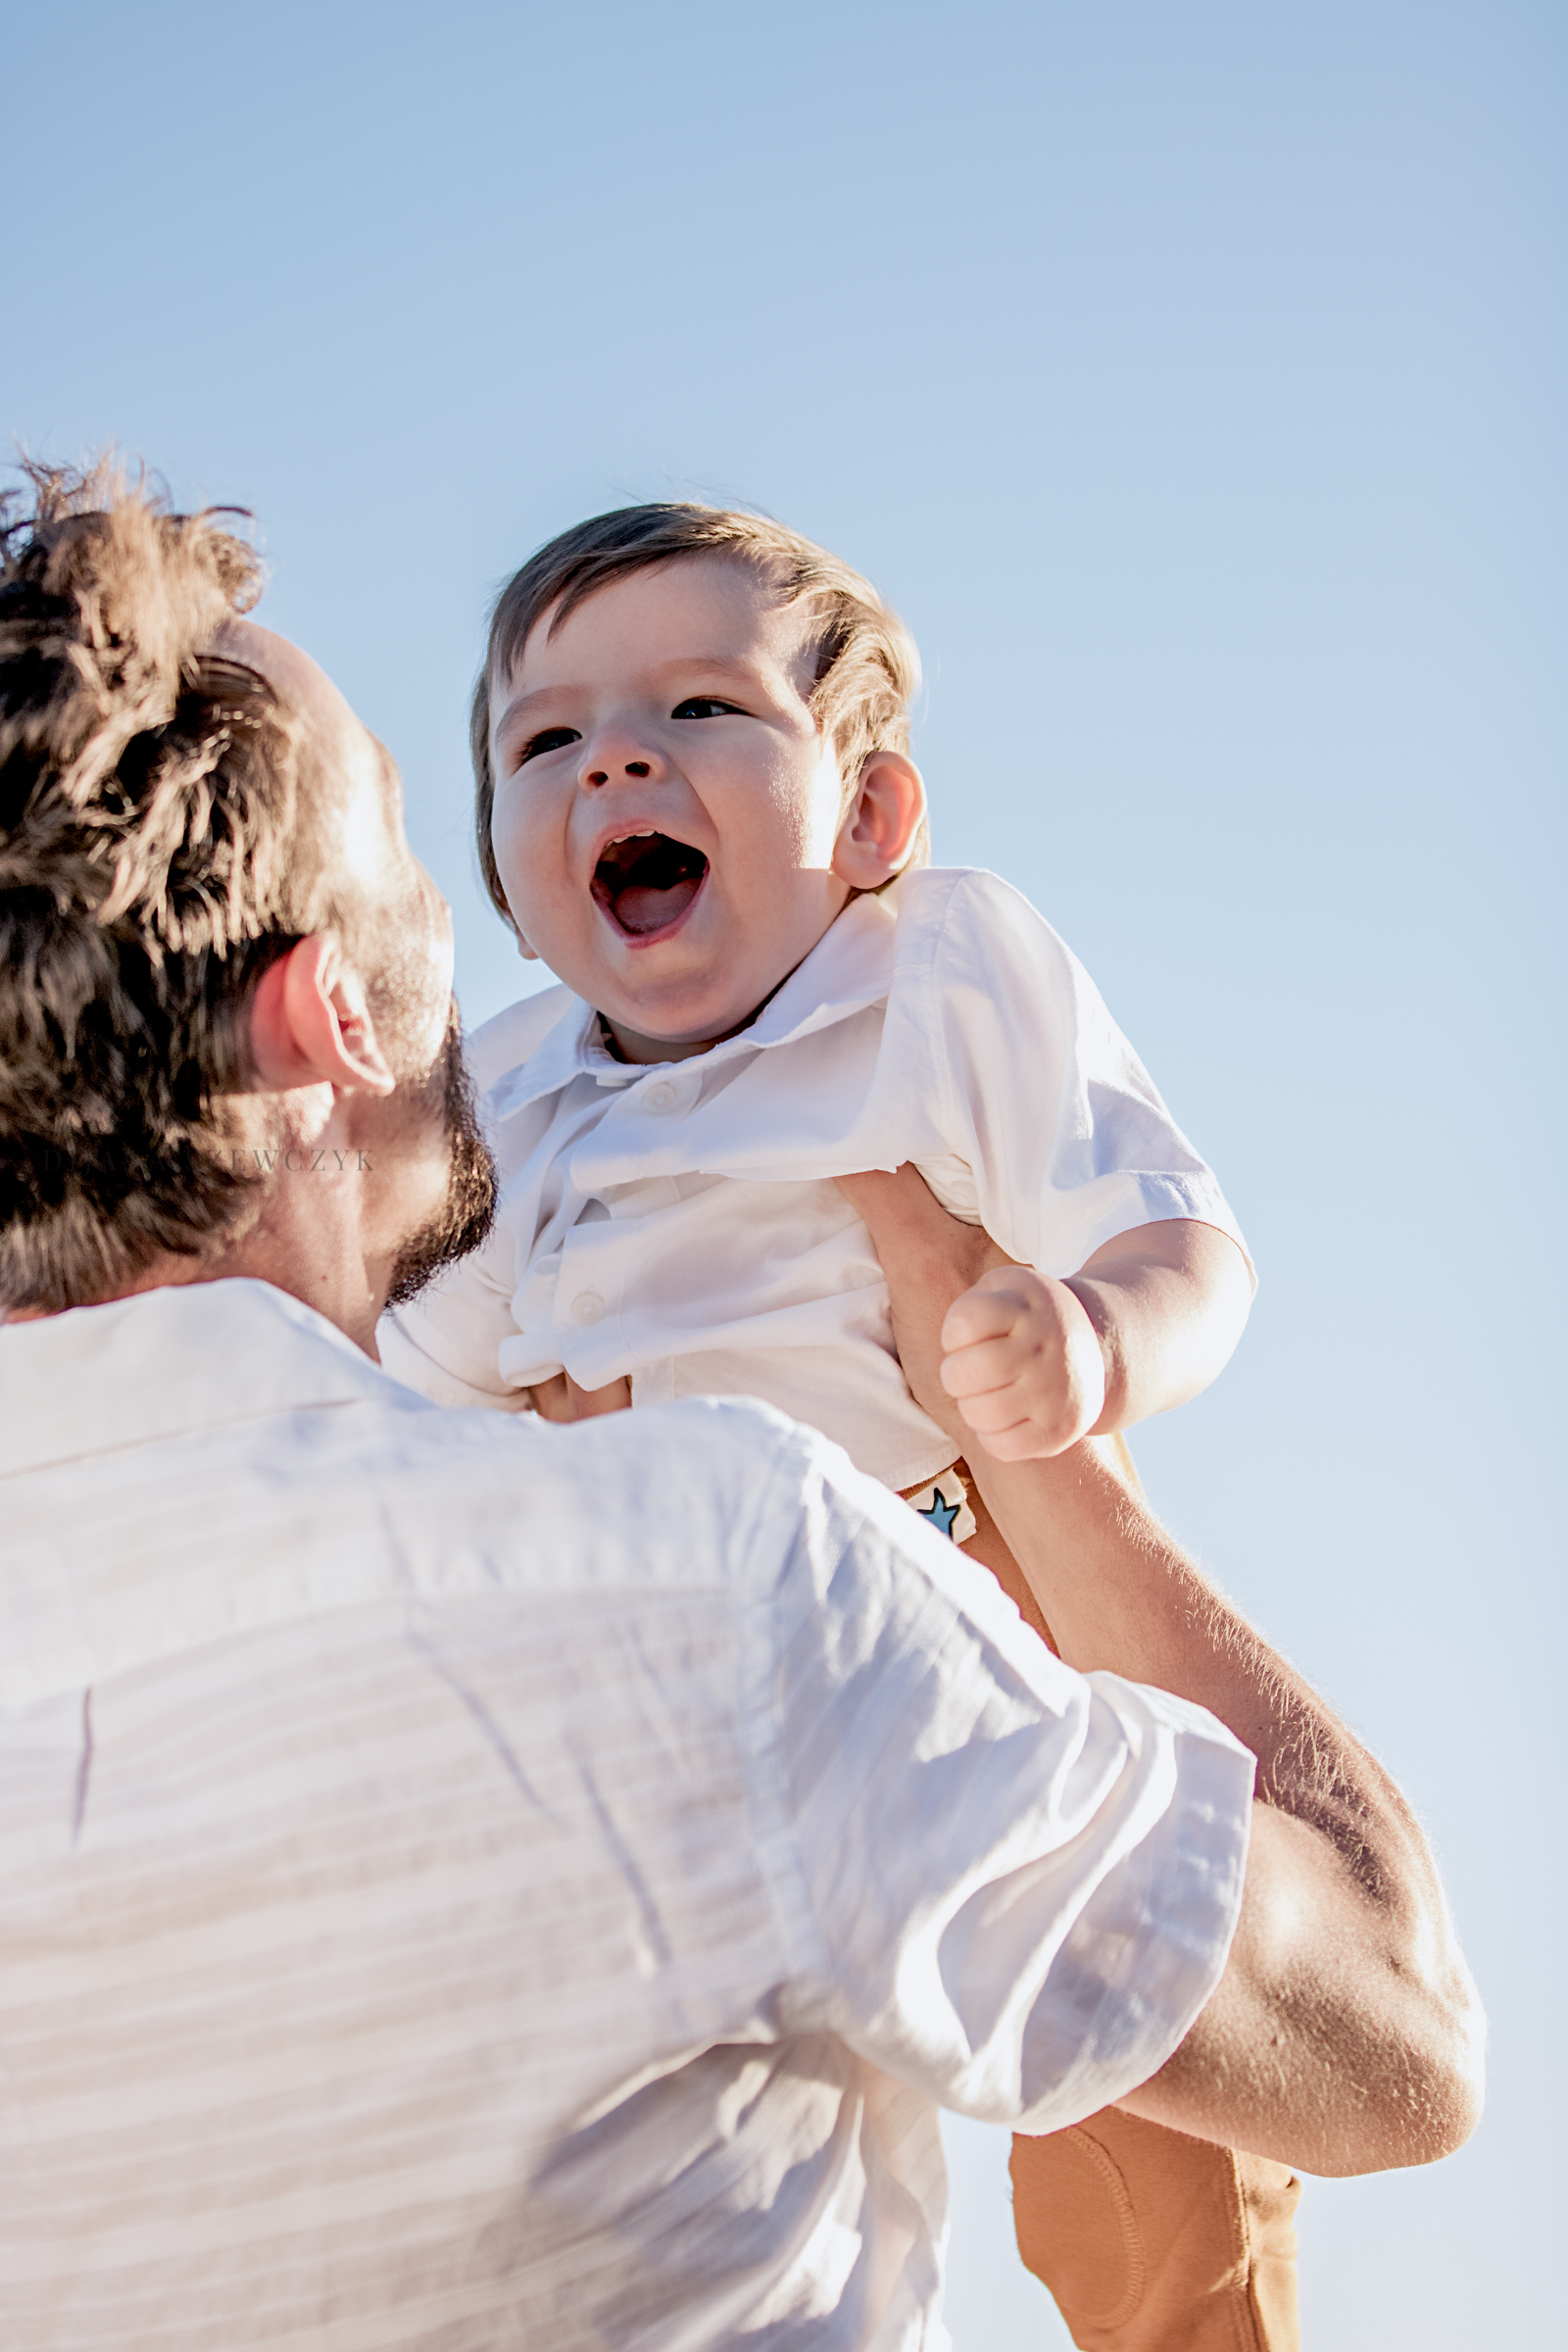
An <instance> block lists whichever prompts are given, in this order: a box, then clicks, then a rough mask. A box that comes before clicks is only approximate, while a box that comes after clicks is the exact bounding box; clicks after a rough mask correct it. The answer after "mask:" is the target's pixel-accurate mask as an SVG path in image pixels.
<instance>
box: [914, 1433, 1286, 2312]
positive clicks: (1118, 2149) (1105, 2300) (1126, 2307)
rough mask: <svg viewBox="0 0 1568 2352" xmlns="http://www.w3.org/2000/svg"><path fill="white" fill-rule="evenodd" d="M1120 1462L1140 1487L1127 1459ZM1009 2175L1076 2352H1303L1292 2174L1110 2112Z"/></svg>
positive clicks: (1030, 2145)
mask: <svg viewBox="0 0 1568 2352" xmlns="http://www.w3.org/2000/svg"><path fill="white" fill-rule="evenodd" d="M1117 1450H1118V1452H1119V1453H1120V1455H1121V1457H1122V1467H1123V1470H1124V1473H1125V1475H1126V1477H1127V1479H1128V1481H1129V1483H1130V1484H1131V1485H1132V1486H1134V1487H1137V1486H1138V1473H1137V1471H1136V1470H1135V1469H1134V1468H1133V1462H1132V1455H1131V1454H1130V1453H1129V1452H1128V1451H1127V1448H1126V1446H1125V1445H1122V1444H1120V1443H1119V1442H1118V1445H1117ZM954 1467H955V1468H956V1470H957V1472H958V1474H959V1476H960V1478H961V1479H962V1480H963V1483H964V1486H965V1488H966V1489H967V1501H968V1503H969V1507H970V1509H971V1510H972V1511H973V1514H974V1518H975V1532H974V1534H973V1535H972V1536H971V1537H969V1538H968V1540H967V1541H966V1542H965V1543H964V1546H963V1548H964V1550H965V1551H966V1552H967V1553H968V1554H969V1556H970V1557H971V1558H972V1559H977V1560H980V1561H982V1562H983V1563H984V1565H985V1566H986V1567H987V1568H989V1569H990V1570H991V1573H992V1575H993V1576H994V1577H995V1578H996V1579H997V1582H998V1583H999V1584H1000V1585H1001V1586H1002V1588H1003V1590H1004V1592H1005V1593H1007V1594H1008V1595H1009V1597H1010V1598H1011V1599H1012V1600H1013V1601H1015V1602H1016V1603H1017V1606H1018V1609H1019V1611H1020V1613H1021V1614H1022V1616H1023V1618H1024V1620H1025V1622H1026V1623H1027V1624H1029V1625H1032V1626H1033V1627H1034V1629H1035V1631H1036V1632H1037V1633H1038V1634H1039V1635H1040V1636H1041V1637H1042V1639H1043V1640H1044V1641H1046V1642H1051V1646H1052V1648H1053V1649H1054V1648H1055V1646H1056V1645H1055V1643H1054V1642H1052V1640H1051V1628H1050V1626H1049V1625H1047V1623H1046V1621H1045V1618H1044V1616H1043V1615H1042V1614H1041V1609H1040V1603H1039V1602H1038V1601H1037V1600H1036V1598H1035V1596H1034V1593H1032V1592H1031V1590H1030V1588H1029V1586H1028V1584H1027V1583H1026V1582H1025V1580H1024V1576H1023V1572H1022V1570H1021V1569H1020V1568H1019V1566H1018V1564H1017V1562H1016V1561H1015V1560H1014V1558H1013V1556H1012V1554H1011V1552H1010V1551H1009V1549H1008V1548H1007V1545H1006V1544H1005V1542H1004V1541H1003V1538H1002V1534H1001V1531H1000V1530H999V1529H998V1527H997V1524H996V1522H995V1520H993V1518H992V1517H991V1514H990V1512H989V1511H988V1510H987V1509H986V1506H985V1502H984V1500H983V1499H982V1497H981V1496H980V1495H979V1494H978V1493H977V1492H976V1490H975V1488H974V1485H973V1483H972V1480H971V1479H970V1476H969V1467H968V1464H967V1463H966V1462H961V1461H960V1462H957V1463H956V1464H955V1465H954ZM936 1483H937V1484H938V1485H939V1486H940V1485H941V1483H942V1482H941V1480H940V1479H939V1480H938V1481H937V1482H936ZM1140 1491H1141V1490H1140ZM948 1499H949V1500H950V1501H951V1500H952V1499H953V1497H952V1495H949V1496H948ZM1011 2169H1012V2218H1013V2228H1014V2229H1015V2230H1016V2232H1017V2238H1018V2251H1019V2253H1020V2254H1021V2255H1022V2257H1023V2262H1024V2267H1025V2269H1026V2270H1030V2271H1032V2272H1033V2273H1034V2275H1035V2277H1036V2278H1039V2279H1040V2280H1042V2281H1043V2283H1044V2284H1045V2285H1046V2286H1047V2287H1049V2289H1050V2291H1051V2293H1052V2294H1053V2296H1054V2298H1055V2302H1056V2307H1057V2309H1058V2310H1059V2311H1060V2313H1061V2316H1062V2318H1063V2319H1064V2320H1065V2321H1066V2323H1067V2327H1068V2331H1069V2333H1070V2334H1071V2336H1072V2340H1073V2342H1074V2343H1075V2344H1077V2345H1078V2346H1079V2347H1080V2352H1300V2341H1301V2334H1300V2327H1299V2321H1298V2317H1297V2300H1296V2227H1295V2217H1296V2208H1297V2205H1298V2203H1299V2199H1300V2194H1301V2184H1300V2182H1299V2180H1296V2179H1295V2178H1294V2177H1293V2175H1292V2173H1291V2171H1290V2168H1289V2167H1288V2166H1287V2165H1283V2164H1276V2163H1274V2162H1273V2161H1272V2160H1271V2159H1269V2158H1267V2157H1263V2156H1247V2155H1244V2154H1242V2152H1241V2151H1240V2150H1239V2149H1236V2148H1217V2147H1215V2146H1214V2145H1213V2143H1212V2142H1211V2141H1209V2140H1206V2139H1191V2138H1189V2137H1188V2135H1187V2133H1186V2132H1184V2131H1167V2130H1166V2128H1165V2127H1164V2126H1163V2125H1162V2124H1146V2123H1144V2122H1143V2121H1142V2120H1141V2118H1139V2117H1138V2116H1133V2115H1123V2114H1122V2113H1121V2111H1120V2109H1119V2108H1115V2107H1106V2108H1103V2110H1102V2111H1101V2113H1100V2114H1099V2115H1092V2116H1090V2117H1089V2118H1088V2120H1087V2121H1086V2122H1084V2123H1081V2124H1074V2125H1073V2126H1072V2127H1071V2128H1070V2129H1069V2130H1068V2131H1053V2132H1051V2133H1049V2134H1048V2135H1047V2136H1046V2137H1045V2138H1043V2139H1025V2138H1023V2137H1021V2136H1020V2137H1016V2138H1015V2139H1014V2140H1013V2143H1012V2167H1011Z"/></svg>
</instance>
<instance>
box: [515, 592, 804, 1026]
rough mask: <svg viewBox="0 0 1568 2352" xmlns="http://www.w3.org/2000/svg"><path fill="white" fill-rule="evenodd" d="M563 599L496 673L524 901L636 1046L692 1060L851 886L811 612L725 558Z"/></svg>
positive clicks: (543, 938) (569, 968)
mask: <svg viewBox="0 0 1568 2352" xmlns="http://www.w3.org/2000/svg"><path fill="white" fill-rule="evenodd" d="M551 617H552V616H551V614H549V613H547V614H546V615H545V616H544V618H543V619H542V620H541V621H540V622H539V623H538V625H537V626H536V627H535V628H534V630H533V632H532V634H531V635H530V637H529V638H528V641H527V643H526V644H525V645H524V647H523V649H522V653H521V655H520V657H519V659H518V661H517V662H516V663H515V666H514V668H513V671H512V674H511V675H510V677H507V678H498V679H496V680H495V681H494V683H493V693H492V709H493V711H494V718H493V721H492V732H491V744H490V749H491V759H492V762H493V766H494V773H495V779H496V790H495V814H494V818H493V820H492V827H491V839H492V842H493V844H494V847H495V856H496V864H497V866H498V868H499V870H500V874H501V879H502V882H503V884H504V886H505V889H506V893H507V904H508V905H509V907H511V909H512V913H513V918H514V920H515V923H516V925H517V928H518V930H519V931H520V932H521V934H522V936H523V938H524V940H525V941H526V943H527V945H528V946H529V947H530V948H531V949H532V950H533V952H534V953H535V954H536V955H538V956H542V957H543V958H544V960H545V962H546V963H548V964H549V965H550V967H551V969H552V970H553V971H555V972H557V973H559V974H560V976H561V978H562V979H563V980H564V981H565V982H566V983H567V985H568V986H569V987H570V988H572V989H573V990H574V991H575V992H576V994H577V995H578V996H581V997H585V998H586V999H587V1000H588V1002H589V1003H590V1004H591V1005H596V1006H597V1007H598V1009H599V1010H600V1011H601V1012H602V1013H604V1015H605V1017H606V1018H607V1020H608V1021H609V1022H610V1023H611V1025H612V1027H613V1031H614V1034H615V1037H616V1040H617V1042H618V1044H619V1045H620V1048H621V1050H622V1052H623V1053H625V1054H627V1055H628V1057H629V1058H630V1059H632V1060H637V1061H658V1060H665V1059H675V1058H678V1057H679V1056H680V1055H681V1054H691V1053H697V1052H700V1051H701V1050H702V1048H703V1047H704V1046H706V1045H709V1044H711V1042H712V1041H713V1040H714V1039H715V1038H718V1037H722V1036H724V1035H725V1034H726V1033H727V1032H728V1031H730V1030H732V1029H734V1028H736V1027H738V1026H739V1025H740V1023H742V1022H743V1021H744V1020H745V1019H746V1018H747V1016H748V1015H749V1014H750V1013H752V1012H753V1011H755V1009H756V1008H757V1006H758V1005H760V1004H761V1002H762V1000H763V999H764V998H765V997H767V996H769V995H770V994H771V993H772V991H773V990H774V989H775V988H777V987H778V985H779V983H780V981H782V980H783V979H785V978H786V977H787V976H788V974H789V973H790V972H792V971H793V970H794V968H795V966H796V965H797V964H798V963H799V962H800V961H801V958H802V957H803V956H807V955H809V952H810V950H811V949H812V948H813V947H814V946H815V945H816V943H817V941H818V940H819V939H820V938H821V937H822V934H823V933H824V932H825V931H826V930H827V928H828V925H829V924H830V923H831V922H832V921H833V919H834V917H835V916H836V915H837V914H838V913H839V912H840V910H841V909H842V907H844V905H845V902H846V900H847V899H848V897H849V884H848V883H847V882H846V881H844V880H841V879H840V877H839V876H838V875H837V874H835V873H834V871H833V858H834V852H835V845H836V843H837V839H838V835H839V831H840V827H841V823H842V821H843V817H844V802H845V793H844V788H843V784H842V781H841V778H840V776H839V772H838V768H837V766H836V764H835V762H834V760H833V757H832V754H831V751H830V750H829V749H828V748H827V747H826V746H825V745H824V744H823V741H822V738H821V736H820V735H819V734H818V732H817V728H816V724H815V721H814V720H813V718H812V716H811V711H810V708H809V700H808V698H809V694H810V691H811V686H812V678H811V674H810V649H809V643H808V639H807V626H806V623H805V621H804V619H803V616H802V614H801V613H799V612H798V611H797V612H793V613H792V612H791V611H789V610H788V609H784V610H780V608H779V607H778V606H777V605H776V604H774V603H773V602H772V601H771V599H770V598H769V596H768V593H767V591H766V589H765V587H764V586H763V584H762V583H761V582H760V580H759V579H758V578H757V577H756V575H755V574H754V573H753V572H752V571H751V570H750V569H748V568H747V566H746V565H744V564H739V563H735V562H733V561H730V560H728V559H726V558H724V557H717V556H693V557H685V558H682V559H680V560H678V561H677V562H675V563H672V564H664V565H663V566H662V567H661V568H659V569H657V570H652V571H641V572H634V573H633V574H632V575H631V577H630V578H629V579H625V580H619V581H616V582H613V584H612V585H611V586H610V587H608V588H601V589H599V590H598V591H597V593H596V594H595V595H593V596H591V597H589V598H588V600H587V602H586V603H584V604H582V605H579V606H578V607H577V610H576V611H575V612H574V613H571V614H570V615H569V617H568V618H567V619H566V620H565V621H564V622H563V623H562V625H561V627H560V628H559V629H557V630H556V632H555V634H554V635H553V636H552V635H551V634H550V631H549V622H550V619H551Z"/></svg>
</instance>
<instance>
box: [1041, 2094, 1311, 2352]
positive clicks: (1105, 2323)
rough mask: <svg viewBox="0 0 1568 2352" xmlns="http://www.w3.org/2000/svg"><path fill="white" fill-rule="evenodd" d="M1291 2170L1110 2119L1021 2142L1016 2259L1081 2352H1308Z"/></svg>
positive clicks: (1127, 2119)
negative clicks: (1300, 2313) (1300, 2311)
mask: <svg viewBox="0 0 1568 2352" xmlns="http://www.w3.org/2000/svg"><path fill="white" fill-rule="evenodd" d="M1300 2194H1301V2184H1300V2182H1299V2180H1296V2179H1295V2177H1294V2176H1293V2174H1292V2173H1291V2171H1290V2169H1289V2167H1288V2166H1286V2165H1283V2164H1275V2163H1273V2162H1271V2161H1270V2159H1269V2158H1267V2157H1264V2156H1244V2155H1242V2154H1240V2153H1239V2152H1238V2151H1237V2150H1236V2149H1234V2148H1216V2147H1214V2146H1213V2145H1212V2144H1211V2143H1210V2142H1209V2141H1208V2140H1206V2139H1189V2138H1188V2137H1187V2136H1186V2134H1185V2133H1184V2132H1181V2131H1167V2130H1166V2129H1165V2127H1164V2126H1163V2125H1162V2124H1146V2123H1145V2122H1144V2121H1143V2120H1142V2118H1141V2117H1139V2116H1136V2115H1123V2114H1122V2113H1121V2111H1120V2109H1119V2108H1116V2107H1106V2108H1104V2109H1103V2110H1102V2112H1101V2113H1100V2114H1099V2115H1092V2116H1090V2117H1089V2119H1088V2121H1087V2122H1086V2123H1082V2124H1074V2125H1073V2127H1072V2129H1071V2130H1070V2131H1053V2132H1052V2133H1051V2134H1050V2136H1049V2137H1048V2138H1045V2139H1024V2138H1022V2137H1018V2138H1015V2139H1014V2140H1013V2143H1012V2215H1013V2227H1014V2229H1016V2231H1017V2234H1018V2251H1019V2253H1020V2254H1021V2255H1022V2256H1023V2260H1024V2267H1025V2269H1026V2270H1030V2271H1033V2273H1034V2275H1035V2277H1036V2278H1039V2279H1042V2280H1043V2281H1044V2283H1045V2284H1046V2285H1047V2286H1048V2287H1049V2288H1050V2289H1051V2292H1052V2294H1053V2295H1054V2297H1055V2300H1056V2307H1057V2309H1058V2310H1059V2311H1060V2313H1061V2316H1062V2318H1063V2319H1064V2320H1065V2321H1066V2323H1067V2327H1068V2329H1069V2331H1070V2333H1071V2335H1072V2340H1073V2342H1074V2343H1075V2344H1078V2345H1080V2346H1081V2347H1082V2352H1299V2346H1300V2341H1301V2331H1300V2327H1299V2322H1298V2319H1297V2309H1296V2228H1295V2214H1296V2207H1297V2203H1298V2200H1299V2197H1300Z"/></svg>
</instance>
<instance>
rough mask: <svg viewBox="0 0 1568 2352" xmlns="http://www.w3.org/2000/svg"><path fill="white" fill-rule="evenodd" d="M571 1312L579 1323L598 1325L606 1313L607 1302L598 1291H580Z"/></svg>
mask: <svg viewBox="0 0 1568 2352" xmlns="http://www.w3.org/2000/svg"><path fill="white" fill-rule="evenodd" d="M571 1311H572V1315H573V1317H574V1318H575V1320H576V1321H577V1322H579V1323H597V1322H598V1320H599V1318H600V1316H601V1315H602V1314H603V1313H604V1311H605V1302H604V1300H603V1299H601V1298H600V1296H599V1293H598V1292H597V1291H579V1292H578V1293H577V1296H576V1298H575V1299H573V1300H572V1302H571Z"/></svg>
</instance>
